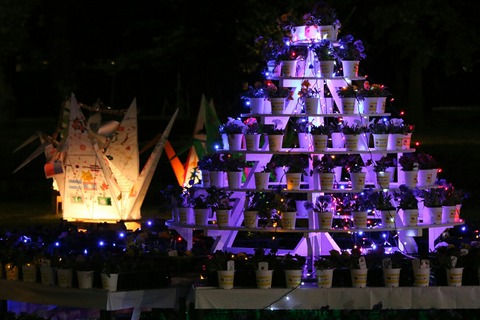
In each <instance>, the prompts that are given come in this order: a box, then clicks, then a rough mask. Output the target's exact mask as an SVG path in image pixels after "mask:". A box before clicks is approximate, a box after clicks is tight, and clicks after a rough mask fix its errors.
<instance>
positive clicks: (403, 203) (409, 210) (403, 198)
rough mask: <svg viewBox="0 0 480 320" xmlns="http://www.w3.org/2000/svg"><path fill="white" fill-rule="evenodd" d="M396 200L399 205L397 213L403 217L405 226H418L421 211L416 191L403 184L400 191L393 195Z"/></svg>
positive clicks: (399, 188)
mask: <svg viewBox="0 0 480 320" xmlns="http://www.w3.org/2000/svg"><path fill="white" fill-rule="evenodd" d="M393 197H394V200H395V202H396V204H397V211H399V213H400V216H401V217H402V221H403V225H404V226H409V227H412V226H416V225H417V224H418V218H419V211H418V200H417V197H416V195H415V192H414V189H411V188H409V187H408V186H406V185H404V184H401V185H400V186H399V187H398V190H395V191H394V193H393Z"/></svg>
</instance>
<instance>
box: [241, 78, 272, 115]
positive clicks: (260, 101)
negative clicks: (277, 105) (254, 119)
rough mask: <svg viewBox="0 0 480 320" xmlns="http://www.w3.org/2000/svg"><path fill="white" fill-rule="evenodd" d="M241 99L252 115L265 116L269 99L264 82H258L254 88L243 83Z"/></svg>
mask: <svg viewBox="0 0 480 320" xmlns="http://www.w3.org/2000/svg"><path fill="white" fill-rule="evenodd" d="M242 89H243V90H242V93H241V94H240V99H241V100H242V101H244V103H245V106H246V107H247V108H249V110H250V113H251V114H263V113H264V108H265V100H266V99H267V86H266V85H265V84H264V83H263V82H262V81H256V82H255V83H254V85H253V86H250V85H249V84H248V82H244V83H243V88H242Z"/></svg>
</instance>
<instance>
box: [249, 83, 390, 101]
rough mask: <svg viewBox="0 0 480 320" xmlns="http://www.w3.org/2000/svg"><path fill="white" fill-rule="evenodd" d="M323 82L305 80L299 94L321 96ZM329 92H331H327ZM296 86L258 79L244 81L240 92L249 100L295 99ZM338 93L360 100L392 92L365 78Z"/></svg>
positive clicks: (307, 96) (387, 95)
mask: <svg viewBox="0 0 480 320" xmlns="http://www.w3.org/2000/svg"><path fill="white" fill-rule="evenodd" d="M328 90H329V89H328V88H325V87H324V86H323V84H322V86H321V87H319V86H318V84H315V85H312V84H311V83H310V81H309V80H307V79H306V80H304V81H303V82H302V84H301V88H300V89H299V91H298V93H297V95H298V97H300V98H302V99H305V98H320V97H322V92H324V95H325V91H328ZM327 93H329V92H327ZM294 94H295V91H294V88H292V87H278V86H276V85H275V84H274V82H273V81H272V80H265V81H263V82H262V81H256V82H255V83H254V84H253V85H249V84H248V82H244V83H243V88H242V91H241V93H240V98H241V99H242V100H249V99H251V98H263V99H269V98H286V99H288V100H293V99H294ZM337 94H338V96H339V97H341V98H356V99H358V100H364V99H365V98H369V97H389V96H390V95H391V93H390V92H389V91H388V89H387V87H385V85H383V84H376V83H374V84H371V83H370V82H369V81H367V80H365V81H364V82H363V87H362V88H360V89H359V88H358V87H357V86H356V85H349V86H345V87H341V88H339V89H338V90H337Z"/></svg>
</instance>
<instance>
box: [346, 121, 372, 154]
mask: <svg viewBox="0 0 480 320" xmlns="http://www.w3.org/2000/svg"><path fill="white" fill-rule="evenodd" d="M366 131H367V127H366V126H364V125H362V124H360V123H354V124H348V123H345V124H344V125H343V127H342V133H343V136H344V137H345V150H346V151H358V150H365V149H366V147H367V141H366V138H365V139H363V138H364V137H365V136H364V133H365V132H366ZM360 138H362V139H360Z"/></svg>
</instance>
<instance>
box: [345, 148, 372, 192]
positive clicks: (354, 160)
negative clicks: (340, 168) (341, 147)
mask: <svg viewBox="0 0 480 320" xmlns="http://www.w3.org/2000/svg"><path fill="white" fill-rule="evenodd" d="M344 160H345V164H344V167H345V169H346V170H347V172H348V173H349V174H350V182H351V187H352V190H362V189H363V188H365V179H366V176H367V172H366V171H365V163H364V162H363V159H362V157H361V156H360V155H358V154H352V155H349V156H348V157H347V158H345V159H344Z"/></svg>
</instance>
